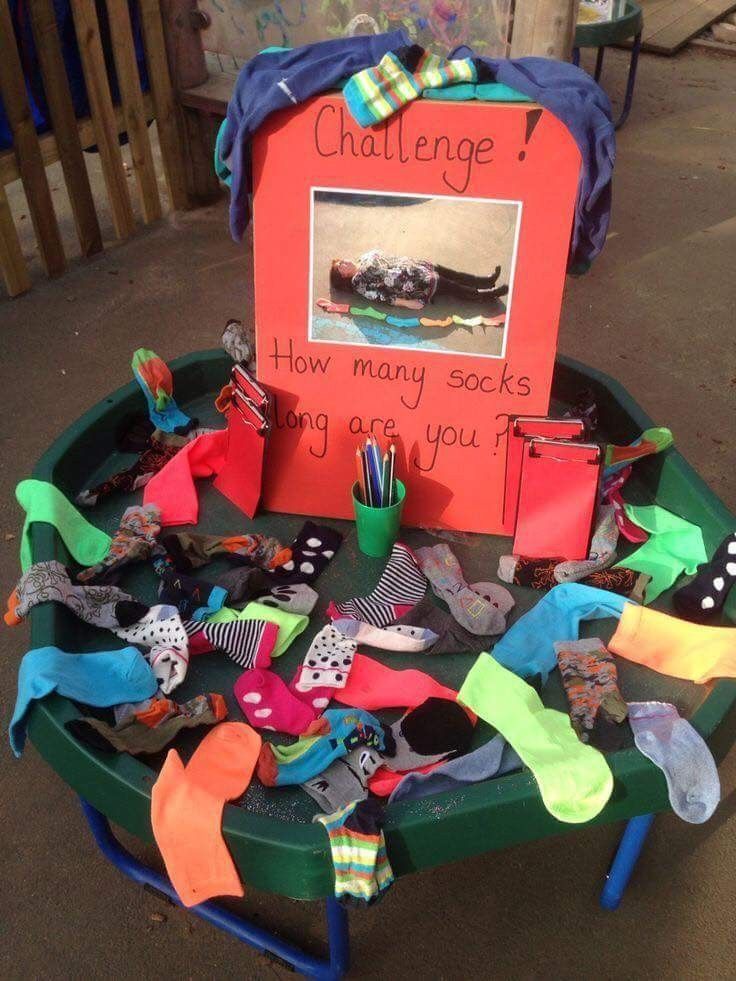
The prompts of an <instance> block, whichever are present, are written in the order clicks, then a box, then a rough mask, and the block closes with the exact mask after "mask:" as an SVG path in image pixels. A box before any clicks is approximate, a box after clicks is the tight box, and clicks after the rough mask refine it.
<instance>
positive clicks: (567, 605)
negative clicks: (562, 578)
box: [493, 582, 639, 684]
mask: <svg viewBox="0 0 736 981" xmlns="http://www.w3.org/2000/svg"><path fill="white" fill-rule="evenodd" d="M630 605H631V604H630V603H629V601H628V600H626V599H625V598H624V597H623V596H618V595H617V594H616V593H608V592H606V591H605V590H602V589H594V588H593V587H592V586H584V585H583V584H582V583H579V582H566V583H562V584H561V585H559V586H555V587H554V588H553V589H550V591H549V592H548V593H547V594H546V595H545V596H543V597H542V598H541V599H540V600H539V602H538V603H537V604H536V606H533V607H532V608H531V610H529V611H528V612H527V613H525V614H524V616H523V617H520V618H519V619H518V620H517V621H516V623H514V624H512V626H511V627H510V628H509V629H508V630H507V631H506V633H505V634H504V635H503V637H501V639H500V640H498V641H497V642H496V645H495V647H494V648H493V657H494V658H495V660H496V661H498V663H499V664H502V665H503V666H504V667H506V668H509V670H510V671H513V672H514V673H515V674H518V675H519V676H520V677H522V678H532V677H534V675H540V677H541V680H542V684H546V682H547V675H548V674H549V673H550V671H552V670H553V669H554V668H555V667H556V666H557V657H556V655H555V649H554V641H555V640H556V639H558V638H560V637H569V638H570V640H577V637H578V631H579V628H580V622H581V621H582V620H601V619H604V618H606V617H614V618H618V617H620V616H621V613H622V611H623V610H624V609H625V608H626V607H628V606H630ZM634 609H639V607H634ZM609 646H610V645H609ZM611 650H613V648H612V647H611Z"/></svg>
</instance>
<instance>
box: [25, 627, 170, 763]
mask: <svg viewBox="0 0 736 981" xmlns="http://www.w3.org/2000/svg"><path fill="white" fill-rule="evenodd" d="M157 687H158V685H157V682H156V678H155V677H154V674H153V671H151V668H150V667H149V665H148V662H147V661H146V660H145V659H144V658H143V655H142V654H141V653H140V652H139V651H137V650H136V649H135V647H124V648H123V649H122V650H117V651H98V652H97V653H94V654H67V653H66V652H65V651H62V650H59V648H58V647H37V648H35V650H32V651H28V653H27V654H26V655H25V656H24V658H23V660H22V661H21V662H20V670H19V672H18V697H17V699H16V702H15V710H14V712H13V718H12V719H11V720H10V732H9V735H10V745H11V747H12V749H13V752H14V753H15V755H16V756H20V754H21V753H22V752H23V746H24V745H25V741H26V716H27V714H28V710H29V709H30V708H31V705H32V704H33V702H34V701H35V700H36V699H39V698H45V697H46V695H50V694H51V692H54V691H55V692H58V693H59V695H65V696H66V697H67V698H73V699H74V701H76V702H84V704H85V705H96V706H98V707H100V708H107V707H108V706H110V705H120V704H121V702H140V701H142V700H143V699H144V698H150V697H151V696H152V695H154V694H155V692H156V689H157Z"/></svg>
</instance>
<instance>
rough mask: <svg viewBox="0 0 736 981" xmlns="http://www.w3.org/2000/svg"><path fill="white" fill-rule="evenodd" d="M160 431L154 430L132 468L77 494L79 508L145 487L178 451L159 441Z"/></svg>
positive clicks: (174, 447) (178, 448) (174, 446)
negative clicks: (118, 493) (112, 495)
mask: <svg viewBox="0 0 736 981" xmlns="http://www.w3.org/2000/svg"><path fill="white" fill-rule="evenodd" d="M161 435H162V434H161V431H160V430H158V429H157V430H155V432H154V433H153V435H152V436H151V438H150V440H149V445H148V447H147V448H146V449H144V450H143V452H142V453H141V455H140V456H139V457H138V459H137V460H136V462H135V463H134V464H132V466H130V467H127V468H126V469H125V470H121V471H119V472H118V473H116V474H113V475H112V476H111V477H108V478H107V479H106V480H103V481H102V482H101V483H99V484H96V485H95V486H94V487H88V488H87V489H85V490H83V491H81V492H80V493H79V494H77V496H76V498H75V501H76V503H77V504H78V505H79V506H80V507H87V508H90V507H94V505H95V504H97V502H98V501H100V500H102V499H103V498H105V497H109V496H110V495H111V494H115V493H117V492H120V493H123V494H130V493H131V492H132V491H135V490H139V489H140V488H141V487H145V486H146V484H147V483H148V481H149V480H150V479H151V477H153V475H154V474H156V473H158V472H159V470H162V469H163V468H164V467H165V466H166V464H167V463H168V462H169V460H170V459H171V458H172V457H174V456H176V454H177V453H178V452H179V450H180V448H181V447H180V446H179V445H171V444H166V443H164V442H163V441H162V439H161Z"/></svg>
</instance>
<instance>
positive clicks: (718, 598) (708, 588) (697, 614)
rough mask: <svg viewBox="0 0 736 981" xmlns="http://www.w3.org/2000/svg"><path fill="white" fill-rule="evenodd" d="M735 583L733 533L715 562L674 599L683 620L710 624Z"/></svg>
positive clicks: (735, 533)
mask: <svg viewBox="0 0 736 981" xmlns="http://www.w3.org/2000/svg"><path fill="white" fill-rule="evenodd" d="M735 583H736V532H731V533H730V534H729V535H727V536H726V538H725V539H724V540H723V541H722V542H721V544H720V545H719V546H718V548H717V549H716V550H715V553H714V555H713V558H712V559H711V560H710V562H708V564H707V565H705V566H700V567H699V568H698V572H697V575H696V576H695V578H694V579H693V581H692V582H689V583H688V584H687V585H686V586H682V587H681V588H680V589H678V590H677V591H676V593H675V594H674V596H673V597H672V602H673V604H674V607H675V609H676V610H677V612H678V614H679V615H680V616H681V617H684V618H685V619H686V620H692V621H694V622H695V623H707V622H708V621H709V620H712V619H713V618H714V617H716V616H718V615H719V614H720V612H721V611H722V609H723V604H724V603H725V602H726V597H727V596H728V593H729V591H730V590H731V588H732V587H733V585H734V584H735Z"/></svg>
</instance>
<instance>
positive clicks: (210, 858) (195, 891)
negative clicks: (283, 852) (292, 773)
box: [151, 722, 261, 906]
mask: <svg viewBox="0 0 736 981" xmlns="http://www.w3.org/2000/svg"><path fill="white" fill-rule="evenodd" d="M260 748H261V737H260V736H259V735H258V733H257V732H256V731H255V730H254V729H251V727H250V726H249V725H246V724H245V723H244V722H222V723H220V725H218V726H215V728H214V729H212V730H211V731H210V732H209V733H208V734H207V735H206V736H205V738H204V739H203V740H202V742H201V743H200V744H199V746H198V747H197V750H196V752H195V753H194V756H192V758H191V759H190V761H189V763H188V765H187V766H186V767H185V766H184V764H183V763H182V761H181V758H180V757H179V754H178V753H177V752H176V750H174V749H172V750H169V754H168V756H167V757H166V761H165V762H164V765H163V766H162V767H161V772H160V773H159V776H158V780H157V781H156V783H155V784H154V786H153V792H152V794H151V824H152V825H153V835H154V838H155V839H156V844H157V845H158V847H159V849H160V850H161V855H162V856H163V860H164V864H165V865H166V871H167V872H168V874H169V878H170V879H171V882H172V884H173V886H174V888H175V889H176V891H177V893H178V894H179V898H180V899H181V901H182V903H183V904H184V905H185V906H196V905H197V904H198V903H203V902H204V901H205V900H207V899H211V898H212V897H213V896H242V895H243V885H242V883H241V881H240V877H239V875H238V871H237V869H236V868H235V865H234V863H233V860H232V858H231V856H230V852H229V851H228V850H227V845H226V844H225V841H224V839H223V837H222V830H221V827H222V811H223V808H224V806H225V802H226V801H229V800H234V799H235V798H236V797H239V796H240V795H241V794H242V793H243V792H244V791H245V790H246V788H247V787H248V784H249V783H250V780H251V776H252V775H253V769H254V768H255V765H256V761H257V759H258V753H259V751H260Z"/></svg>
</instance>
